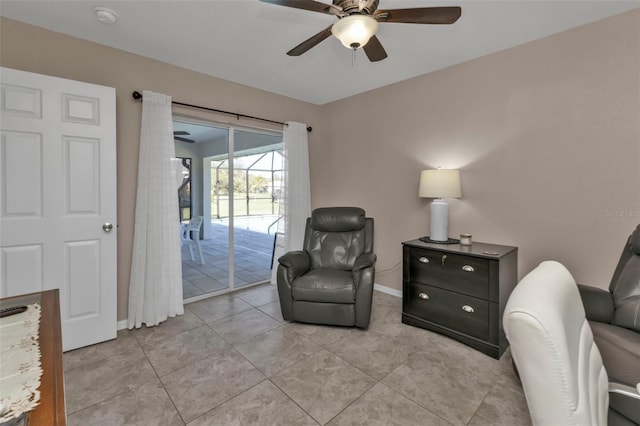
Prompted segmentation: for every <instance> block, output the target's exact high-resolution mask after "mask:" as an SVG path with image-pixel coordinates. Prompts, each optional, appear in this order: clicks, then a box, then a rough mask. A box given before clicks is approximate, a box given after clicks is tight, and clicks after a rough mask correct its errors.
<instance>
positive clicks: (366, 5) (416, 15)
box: [261, 0, 462, 62]
mask: <svg viewBox="0 0 640 426" xmlns="http://www.w3.org/2000/svg"><path fill="white" fill-rule="evenodd" d="M261 1H263V2H265V3H271V4H277V5H280V6H287V7H293V8H296V9H304V10H310V11H312V12H320V13H325V14H328V15H334V16H336V17H337V18H338V22H336V23H335V24H333V25H331V26H329V27H327V28H325V29H324V30H322V31H320V32H319V33H318V34H316V35H314V36H312V37H310V38H308V39H307V40H305V41H303V42H302V43H300V44H299V45H297V46H296V47H294V48H293V49H291V50H290V51H288V52H287V55H289V56H300V55H302V54H303V53H305V52H306V51H307V50H309V49H311V48H312V47H314V46H316V45H317V44H319V43H320V42H321V41H323V40H325V39H326V38H328V37H329V36H330V35H331V34H333V35H334V36H336V38H338V39H339V40H340V42H341V43H342V44H343V45H344V46H345V47H348V48H350V49H353V50H354V51H355V50H356V49H358V48H360V47H362V48H363V49H364V52H365V53H366V55H367V57H368V58H369V60H370V61H371V62H375V61H381V60H383V59H384V58H386V57H387V52H385V50H384V48H383V47H382V44H380V40H378V37H376V35H375V33H376V31H377V29H378V23H379V22H383V23H384V22H400V23H407V24H453V23H454V22H456V21H457V20H458V18H459V17H460V15H461V14H462V9H461V8H460V7H458V6H447V7H416V8H410V9H388V10H379V9H378V2H379V0H333V3H332V4H329V3H321V2H319V1H315V0H261Z"/></svg>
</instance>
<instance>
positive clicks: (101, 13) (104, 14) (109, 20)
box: [93, 6, 118, 25]
mask: <svg viewBox="0 0 640 426" xmlns="http://www.w3.org/2000/svg"><path fill="white" fill-rule="evenodd" d="M93 11H94V12H95V14H96V17H97V18H98V21H100V22H102V23H103V24H109V25H111V24H114V23H115V22H116V21H117V20H118V15H117V14H116V12H114V11H113V10H111V9H107V8H106V7H101V6H96V7H94V8H93Z"/></svg>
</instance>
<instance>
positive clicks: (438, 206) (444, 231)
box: [430, 198, 449, 241]
mask: <svg viewBox="0 0 640 426" xmlns="http://www.w3.org/2000/svg"><path fill="white" fill-rule="evenodd" d="M430 222H431V224H430V231H431V235H430V238H431V239H432V240H434V241H447V240H448V239H449V235H448V234H449V204H447V202H446V201H444V200H443V199H440V198H437V199H435V200H433V201H432V202H431V218H430Z"/></svg>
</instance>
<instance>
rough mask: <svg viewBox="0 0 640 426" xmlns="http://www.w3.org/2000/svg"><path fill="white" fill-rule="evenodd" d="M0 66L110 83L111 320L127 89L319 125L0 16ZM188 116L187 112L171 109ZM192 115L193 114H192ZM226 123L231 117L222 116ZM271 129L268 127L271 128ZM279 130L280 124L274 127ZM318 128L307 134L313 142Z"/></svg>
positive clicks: (131, 120)
mask: <svg viewBox="0 0 640 426" xmlns="http://www.w3.org/2000/svg"><path fill="white" fill-rule="evenodd" d="M0 65H1V66H3V67H9V68H16V69H21V70H25V71H30V72H36V73H40V74H46V75H52V76H56V77H63V78H68V79H73V80H79V81H86V82H89V83H95V84H101V85H105V86H111V87H115V88H116V111H117V112H116V114H117V163H118V164H117V170H118V225H119V228H118V320H123V319H126V317H127V301H128V293H129V292H128V286H129V273H130V269H131V251H132V245H133V218H134V211H135V210H134V201H135V191H136V177H137V167H138V166H137V165H138V147H139V145H138V142H139V141H138V137H139V132H140V113H141V104H140V102H139V101H134V100H133V99H132V97H131V93H132V92H133V91H134V90H140V91H141V90H143V89H148V90H154V91H157V92H162V93H166V94H169V95H171V96H173V97H174V99H175V100H178V101H183V102H188V103H193V104H197V105H208V106H211V107H213V108H219V109H225V110H229V111H238V112H240V113H243V114H248V115H253V116H258V117H265V118H269V119H273V120H277V121H285V120H293V121H300V122H303V123H307V124H309V125H311V126H314V127H317V128H319V129H320V128H321V127H322V126H319V121H320V120H319V114H320V112H319V109H320V108H319V107H318V106H315V105H312V104H308V103H304V102H300V101H296V100H293V99H290V98H286V97H283V96H278V95H274V94H272V93H268V92H264V91H261V90H257V89H253V88H250V87H247V86H242V85H239V84H235V83H231V82H229V81H225V80H221V79H217V78H213V77H209V76H206V75H204V74H200V73H196V72H192V71H188V70H185V69H183V68H180V67H176V66H173V65H169V64H166V63H162V62H159V61H154V60H151V59H148V58H145V57H142V56H138V55H133V54H130V53H126V52H124V51H121V50H117V49H112V48H109V47H106V46H102V45H98V44H95V43H91V42H87V41H83V40H79V39H76V38H73V37H68V36H65V35H62V34H59V33H54V32H51V31H47V30H44V29H41V28H37V27H34V26H31V25H26V24H23V23H20V22H17V21H13V20H9V19H5V18H0ZM174 111H176V112H179V113H180V114H181V115H194V112H193V111H192V110H184V109H182V110H178V109H175V108H174ZM199 116H200V117H208V118H210V119H215V120H216V121H217V122H220V123H225V122H231V123H239V124H242V125H249V126H259V127H265V125H264V123H261V122H255V121H239V122H236V121H235V119H234V118H232V119H230V118H229V117H228V116H214V115H203V114H200V115H199ZM195 117H198V115H195ZM229 120H231V121H229ZM271 129H274V130H276V128H275V127H271ZM277 130H280V129H277ZM321 133H322V131H321V130H320V131H316V130H314V132H313V133H311V134H310V135H309V143H310V144H313V143H315V141H316V140H321V139H319V138H320V137H321Z"/></svg>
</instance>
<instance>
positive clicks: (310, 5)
mask: <svg viewBox="0 0 640 426" xmlns="http://www.w3.org/2000/svg"><path fill="white" fill-rule="evenodd" d="M260 1H262V2H264V3H271V4H277V5H278V6H287V7H293V8H295V9H303V10H310V11H312V12H320V13H326V14H329V15H335V14H336V13H338V12H341V11H342V9H340V8H339V7H338V6H335V5H332V4H327V3H321V2H319V1H314V0H260Z"/></svg>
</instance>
